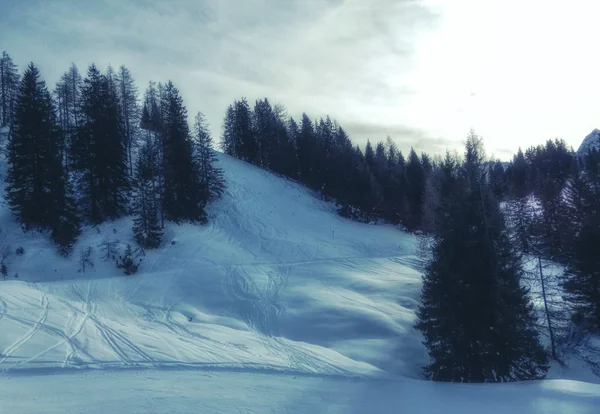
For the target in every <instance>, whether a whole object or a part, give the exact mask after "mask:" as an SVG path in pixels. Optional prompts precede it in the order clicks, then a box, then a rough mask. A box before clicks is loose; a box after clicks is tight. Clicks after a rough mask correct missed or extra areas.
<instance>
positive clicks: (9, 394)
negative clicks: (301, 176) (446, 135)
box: [0, 155, 600, 413]
mask: <svg viewBox="0 0 600 414" xmlns="http://www.w3.org/2000/svg"><path fill="white" fill-rule="evenodd" d="M220 160H221V164H222V167H223V168H224V170H225V177H226V179H227V182H228V188H227V192H226V194H225V195H224V197H223V198H222V199H221V200H219V201H217V202H216V203H214V204H213V205H211V206H210V211H209V215H210V218H209V220H210V221H209V223H208V224H207V225H205V226H193V225H182V226H176V225H173V226H170V227H169V228H168V230H167V234H166V240H165V243H164V245H163V246H162V247H161V248H160V249H158V250H154V251H148V252H147V254H146V257H145V258H144V261H143V262H142V265H141V267H140V271H139V273H138V274H136V275H135V276H124V275H123V274H122V273H121V271H120V270H119V269H117V268H116V267H115V265H114V263H113V262H112V261H110V260H108V261H107V260H104V259H103V258H102V255H103V252H102V251H101V249H100V247H99V246H100V245H101V244H102V242H104V241H117V242H118V243H119V244H120V247H121V250H122V249H123V248H124V246H125V243H127V242H130V241H131V239H132V235H131V221H130V219H128V218H125V219H121V220H119V221H116V222H113V223H105V224H104V225H102V226H99V227H98V228H88V229H86V230H85V231H84V234H83V236H82V237H81V239H80V241H79V242H78V244H77V246H76V248H75V251H74V253H73V255H72V257H71V258H70V259H63V258H61V257H60V256H58V255H57V254H56V252H55V248H54V246H52V245H51V244H50V243H49V242H48V241H46V239H45V238H44V237H40V236H39V235H35V234H23V233H22V232H21V231H20V229H19V227H18V226H17V225H16V224H15V223H14V220H13V218H12V217H11V214H10V212H9V210H8V208H7V207H6V206H5V205H3V206H2V207H1V209H0V227H1V229H2V232H1V233H0V249H2V251H3V252H6V253H10V257H9V258H8V259H7V263H8V268H9V277H8V279H7V280H6V281H3V282H0V283H1V284H0V371H1V373H0V413H2V412H11V413H20V412H34V411H39V410H43V411H44V412H67V411H70V412H88V413H89V412H115V413H118V412H127V413H131V412H171V413H175V412H190V411H191V412H256V413H262V412H277V413H280V412H283V413H285V412H315V411H316V412H397V411H402V407H406V408H407V409H410V410H411V411H410V412H435V411H436V410H437V409H438V408H440V409H442V408H443V410H444V412H453V411H451V409H455V408H456V410H457V411H456V412H459V407H461V406H462V407H467V408H469V409H472V410H473V412H480V411H481V410H482V409H483V408H486V410H488V411H489V410H490V409H492V408H494V407H496V406H497V407H498V411H497V412H508V411H511V412H514V411H515V410H516V411H517V412H518V411H519V409H520V410H521V411H522V412H532V411H533V412H566V411H568V410H566V411H565V408H567V407H568V408H569V410H573V411H571V412H582V413H586V412H594V411H593V407H594V404H597V405H598V406H600V400H598V399H599V398H600V385H596V384H591V383H588V384H585V383H579V382H575V381H559V382H553V381H546V382H537V383H530V384H511V385H490V386H479V387H478V386H465V385H460V386H456V385H442V384H433V383H430V382H425V381H421V380H419V378H420V369H421V367H422V366H423V365H424V364H425V363H426V361H427V354H426V351H425V349H424V347H423V346H422V344H421V337H420V335H419V334H418V333H417V332H416V331H415V330H414V329H413V328H412V325H413V322H414V310H415V309H416V306H417V303H418V302H417V301H418V298H419V291H420V285H421V281H420V274H419V272H418V270H417V266H416V264H417V258H416V256H415V254H416V252H415V250H416V241H415V239H414V238H413V237H412V236H409V235H406V234H404V233H402V232H400V231H399V230H398V229H396V228H394V227H392V226H372V225H367V224H360V223H356V222H352V221H349V220H345V219H343V218H341V217H339V216H338V215H337V214H336V213H335V209H334V207H333V206H332V205H331V204H330V203H325V202H322V201H320V200H318V199H317V198H315V197H314V196H313V195H312V194H311V193H310V192H309V191H308V190H306V189H305V188H304V187H302V186H300V185H298V184H296V183H293V182H291V181H289V180H285V179H281V178H279V177H276V176H273V175H272V174H270V173H268V172H266V171H262V170H260V169H258V168H255V167H253V166H250V165H247V164H245V163H243V162H240V161H237V160H233V159H231V158H229V157H227V156H225V155H221V156H220ZM2 204H5V203H2ZM18 247H23V249H24V254H23V255H17V254H16V253H15V252H16V249H17V248H18ZM89 247H91V248H92V253H91V259H92V262H93V266H91V265H90V264H88V265H87V266H86V268H85V271H83V268H82V266H81V264H80V261H79V255H80V252H81V251H84V250H86V249H88V248H89ZM16 275H17V276H18V277H15V276H16ZM565 404H566V405H565ZM428 407H429V409H427V408H428ZM490 407H492V408H490ZM561 407H562V409H560V408H561ZM552 410H555V411H552ZM590 410H592V411H590ZM460 412H465V411H464V409H463V410H460ZM492 412H494V411H492Z"/></svg>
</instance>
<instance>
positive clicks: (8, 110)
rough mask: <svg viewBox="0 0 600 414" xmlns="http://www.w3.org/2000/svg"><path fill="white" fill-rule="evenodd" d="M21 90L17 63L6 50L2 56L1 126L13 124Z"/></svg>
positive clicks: (0, 61)
mask: <svg viewBox="0 0 600 414" xmlns="http://www.w3.org/2000/svg"><path fill="white" fill-rule="evenodd" d="M18 91H19V73H18V70H17V65H15V64H14V62H13V60H12V59H11V57H10V56H9V55H8V53H6V52H2V57H0V126H2V125H11V124H12V121H13V117H14V112H15V104H16V102H17V94H18Z"/></svg>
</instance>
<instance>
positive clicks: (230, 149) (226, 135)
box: [221, 105, 239, 157]
mask: <svg viewBox="0 0 600 414" xmlns="http://www.w3.org/2000/svg"><path fill="white" fill-rule="evenodd" d="M234 120H235V111H234V110H233V105H229V107H228V108H227V112H226V113H225V118H224V119H223V135H222V137H221V150H223V152H224V153H225V154H227V155H231V156H232V157H239V152H238V148H237V145H236V140H235V131H234Z"/></svg>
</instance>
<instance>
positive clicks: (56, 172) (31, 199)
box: [6, 63, 80, 255]
mask: <svg viewBox="0 0 600 414" xmlns="http://www.w3.org/2000/svg"><path fill="white" fill-rule="evenodd" d="M61 152H62V139H61V130H60V128H59V126H58V124H57V120H56V115H55V112H54V107H53V103H52V98H51V96H50V93H49V92H48V89H47V87H46V83H45V82H44V81H43V80H42V79H41V77H40V73H39V70H38V69H37V67H36V66H35V65H34V64H33V63H32V64H30V65H29V66H28V68H27V70H26V71H25V73H24V75H23V79H22V81H21V85H20V88H19V93H18V96H17V102H16V105H15V118H14V124H13V133H12V134H11V136H10V138H9V145H8V162H9V169H8V174H7V178H6V181H7V184H8V185H7V187H6V192H7V200H8V203H9V205H10V207H11V209H12V211H13V212H14V213H15V215H16V216H17V219H18V220H19V222H20V223H21V224H22V225H23V227H24V228H25V229H29V228H39V229H43V230H46V229H49V230H51V231H52V239H53V240H54V241H55V243H56V244H58V246H59V248H60V252H61V253H62V254H63V255H68V254H69V253H70V251H71V249H72V246H73V243H74V242H75V240H76V238H77V236H78V235H79V233H80V220H79V217H78V215H77V211H76V207H75V200H74V195H73V192H72V190H71V186H70V182H69V180H68V176H67V174H66V173H65V171H64V168H63V164H62V160H61Z"/></svg>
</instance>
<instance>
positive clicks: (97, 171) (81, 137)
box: [72, 65, 129, 223]
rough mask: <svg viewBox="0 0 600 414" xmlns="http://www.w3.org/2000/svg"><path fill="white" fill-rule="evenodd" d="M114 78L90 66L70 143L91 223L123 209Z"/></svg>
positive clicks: (122, 149) (123, 166)
mask: <svg viewBox="0 0 600 414" xmlns="http://www.w3.org/2000/svg"><path fill="white" fill-rule="evenodd" d="M121 113H122V111H121V108H120V105H119V102H118V97H117V91H116V83H115V82H114V79H110V78H108V77H107V76H104V75H102V74H101V73H100V71H99V70H98V69H97V68H96V66H95V65H91V66H90V68H89V70H88V74H87V77H86V79H85V80H84V84H83V89H82V114H83V118H84V120H83V122H82V125H81V128H80V132H79V134H78V136H77V138H76V140H75V142H74V144H73V148H72V157H73V159H74V166H75V168H76V169H77V170H78V171H79V173H80V176H81V178H80V182H79V184H80V185H79V187H80V188H79V191H80V193H81V194H83V195H84V200H83V201H84V206H85V210H84V211H85V213H86V217H87V218H88V219H90V220H91V221H92V222H94V223H100V222H102V221H104V220H105V219H108V218H116V217H119V216H120V215H121V214H122V213H123V212H125V210H126V208H125V207H126V203H127V194H128V190H129V180H128V175H127V148H126V142H125V136H124V133H123V123H122V118H121Z"/></svg>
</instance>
